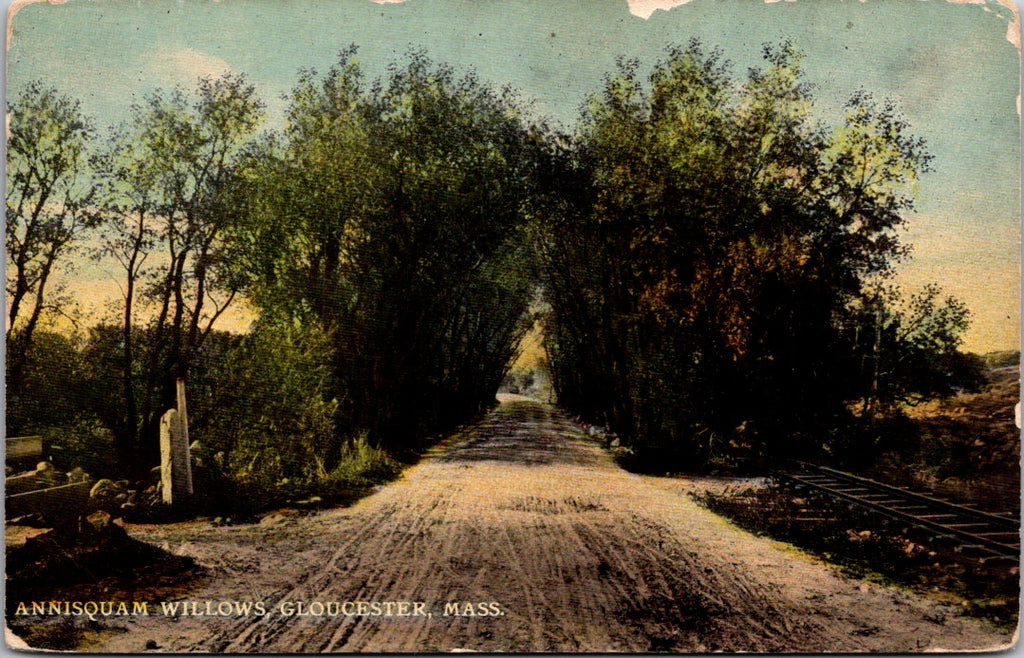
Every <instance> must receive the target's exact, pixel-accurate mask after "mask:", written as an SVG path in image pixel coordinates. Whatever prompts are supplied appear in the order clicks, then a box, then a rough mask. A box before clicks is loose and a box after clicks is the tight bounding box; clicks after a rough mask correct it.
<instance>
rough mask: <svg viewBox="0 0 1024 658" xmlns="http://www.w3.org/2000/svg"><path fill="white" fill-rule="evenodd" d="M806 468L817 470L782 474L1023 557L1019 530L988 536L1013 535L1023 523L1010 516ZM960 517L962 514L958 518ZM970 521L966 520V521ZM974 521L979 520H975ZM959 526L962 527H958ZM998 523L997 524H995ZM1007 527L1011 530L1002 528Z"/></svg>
mask: <svg viewBox="0 0 1024 658" xmlns="http://www.w3.org/2000/svg"><path fill="white" fill-rule="evenodd" d="M801 465H802V466H803V467H804V468H807V469H810V470H812V471H816V473H814V472H812V473H809V474H804V473H801V474H794V473H783V474H780V475H781V476H782V477H783V478H784V479H788V480H791V481H793V482H794V483H797V484H800V485H804V486H808V487H811V488H812V489H815V490H818V491H821V492H823V493H826V494H829V495H832V496H836V497H838V498H842V499H844V500H847V501H849V502H851V503H854V504H856V505H860V506H862V507H866V508H868V509H871V510H873V511H876V512H878V513H880V514H883V515H885V516H888V517H890V518H895V519H898V520H901V521H906V522H909V523H912V524H914V525H918V526H923V527H925V528H928V529H930V530H934V531H935V532H937V533H938V534H939V535H940V536H946V537H955V538H957V539H960V540H962V541H964V542H969V543H968V544H967V545H968V546H973V547H977V548H982V549H987V550H988V551H989V552H992V553H996V554H998V555H999V556H1003V557H1012V558H1015V559H1017V560H1019V559H1020V540H1019V534H1018V535H1017V537H1018V539H1017V542H1016V543H1012V542H1005V541H998V540H996V539H992V538H991V537H988V536H985V535H986V534H994V535H1009V534H1017V533H1019V524H1018V523H1017V522H1016V521H1014V520H1012V519H1009V518H1006V517H1002V516H998V515H995V514H990V513H988V512H983V511H981V510H976V509H973V508H970V507H965V506H963V505H958V504H956V503H950V502H948V501H944V500H939V499H935V498H931V497H929V496H925V495H923V494H918V493H916V492H912V491H906V490H905V489H901V488H899V487H893V486H891V485H887V484H883V483H880V482H876V481H874V480H869V479H867V478H863V477H860V476H856V475H852V474H849V473H843V472H842V471H836V470H834V469H830V468H827V467H822V466H816V465H814V464H801ZM815 476H817V477H818V478H826V479H831V480H832V482H831V483H830V482H815V481H813V479H808V478H809V477H810V478H814V477H815ZM843 485H846V487H847V488H850V487H853V488H860V489H866V490H868V491H869V492H870V491H872V490H874V491H875V492H876V495H877V493H881V494H885V495H887V496H889V497H891V498H895V499H896V500H892V501H886V502H884V503H883V502H880V501H874V500H870V499H868V498H865V496H866V495H871V494H870V493H869V494H855V493H851V492H849V491H843V490H842V489H843V488H844V487H843ZM915 503H918V504H915ZM921 504H923V507H924V508H925V512H924V513H911V512H908V511H906V510H904V509H897V508H896V507H894V506H903V507H916V508H920V507H922V505H921ZM937 510H945V511H946V512H947V513H946V514H936V513H935V512H936V511H937ZM928 516H932V517H935V516H949V517H954V519H953V520H951V521H947V522H944V523H940V522H938V521H935V520H933V519H931V518H923V517H928ZM955 517H959V518H955ZM965 521H966V522H965ZM971 521H974V522H975V523H971ZM958 526H959V527H958ZM965 526H982V529H980V530H979V531H975V532H970V531H967V530H964V529H963V527H965ZM993 526H994V527H993ZM985 528H989V529H994V530H996V532H989V533H986V532H985V531H984V529H985ZM1002 528H1006V529H1007V530H1001V529H1002Z"/></svg>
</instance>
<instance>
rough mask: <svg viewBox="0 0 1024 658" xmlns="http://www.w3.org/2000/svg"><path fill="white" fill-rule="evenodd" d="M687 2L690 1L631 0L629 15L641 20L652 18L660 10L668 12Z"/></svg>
mask: <svg viewBox="0 0 1024 658" xmlns="http://www.w3.org/2000/svg"><path fill="white" fill-rule="evenodd" d="M687 2H690V0H629V13H631V14H633V15H634V16H639V17H640V18H650V17H651V14H653V13H654V12H655V11H657V10H658V9H663V10H668V9H671V8H672V7H675V6H677V5H685V4H686V3H687Z"/></svg>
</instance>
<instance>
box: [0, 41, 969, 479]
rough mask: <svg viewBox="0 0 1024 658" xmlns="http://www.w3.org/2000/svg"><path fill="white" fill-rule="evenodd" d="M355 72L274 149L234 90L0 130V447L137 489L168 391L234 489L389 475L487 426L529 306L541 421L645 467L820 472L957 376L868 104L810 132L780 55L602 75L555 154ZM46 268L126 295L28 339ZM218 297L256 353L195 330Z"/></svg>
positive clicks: (903, 130) (505, 117)
mask: <svg viewBox="0 0 1024 658" xmlns="http://www.w3.org/2000/svg"><path fill="white" fill-rule="evenodd" d="M355 55H356V53H355V50H354V49H350V50H348V51H345V52H343V53H342V55H341V57H340V58H339V60H338V62H337V64H336V65H335V66H333V67H332V68H331V69H330V70H328V71H326V72H324V73H322V74H321V73H317V72H315V71H311V70H310V71H303V72H302V73H301V74H300V76H299V80H298V83H297V84H296V86H295V88H294V89H293V91H292V92H291V94H290V96H289V98H288V101H289V106H288V111H287V117H286V123H285V125H284V127H283V128H282V129H281V130H279V131H277V132H260V126H261V121H262V118H263V105H262V103H261V101H260V100H259V99H258V97H257V96H256V93H255V90H254V88H253V87H252V85H251V84H250V83H249V82H248V81H247V80H246V79H245V78H244V77H242V76H226V77H222V78H218V79H203V80H201V81H200V82H199V84H198V85H197V87H196V88H195V90H193V91H192V92H187V91H184V90H181V89H173V90H170V91H158V92H156V93H154V94H152V95H150V96H149V97H147V98H146V99H144V101H143V102H141V103H140V104H138V105H137V106H135V107H133V108H132V118H131V120H130V121H129V122H128V123H126V124H125V125H123V126H120V127H118V128H116V129H115V130H113V131H112V132H111V133H110V134H109V135H108V136H106V137H101V136H99V135H97V132H96V131H95V129H94V128H93V127H92V125H91V123H90V122H89V121H88V120H86V119H85V118H84V117H83V116H82V115H81V112H80V110H79V107H78V104H77V103H75V102H74V101H72V100H70V99H67V98H65V97H62V96H61V95H60V94H59V93H58V92H56V91H55V90H52V89H46V88H44V87H43V86H41V85H32V86H29V87H28V88H27V89H26V90H25V91H24V93H23V94H22V95H21V96H20V97H18V98H17V99H15V100H14V101H13V102H12V103H11V104H10V105H9V111H10V113H11V117H12V119H11V138H10V148H9V156H8V157H9V161H8V171H9V174H8V194H7V213H8V224H7V253H8V263H9V267H8V277H7V293H8V319H9V324H8V360H7V381H8V417H7V422H8V432H9V433H11V434H17V433H22V432H28V431H41V430H44V429H46V428H47V427H52V426H55V425H61V426H62V427H63V428H64V429H62V430H61V431H62V432H64V433H65V434H68V433H71V434H74V433H75V432H78V433H79V435H81V436H86V437H91V438H89V439H88V440H90V441H94V442H105V444H106V443H109V445H110V446H111V449H112V450H113V451H114V452H115V453H116V455H117V459H118V462H119V463H120V464H121V466H122V467H125V468H129V469H132V470H133V471H135V472H145V470H146V469H147V468H148V466H150V465H152V464H153V463H155V459H156V447H157V430H158V424H159V418H160V416H161V415H162V414H163V412H164V411H165V410H166V409H167V408H168V407H170V406H173V405H174V385H175V380H176V379H178V378H187V379H188V381H189V390H190V395H191V398H190V404H189V407H190V415H191V416H192V424H193V432H192V436H193V437H195V438H197V439H198V440H199V441H200V443H201V448H200V449H199V451H200V453H201V454H202V455H203V456H204V458H205V459H206V461H207V463H212V462H213V461H216V463H218V464H220V465H221V467H222V468H223V469H224V471H225V472H228V473H231V474H235V475H238V476H239V477H249V476H252V477H257V476H261V477H273V478H312V477H322V476H325V475H326V474H329V473H331V472H333V471H334V470H336V469H338V468H342V464H343V462H344V461H345V459H346V458H347V457H346V456H349V457H350V456H351V455H353V454H355V452H354V451H356V452H357V451H358V450H362V448H360V447H359V446H365V445H369V446H374V447H376V448H381V449H384V450H387V451H390V452H392V453H406V452H415V451H417V450H419V449H420V448H422V447H423V443H424V441H425V440H426V438H425V437H427V436H430V435H436V434H438V433H441V432H444V431H446V430H448V429H450V428H452V427H454V426H456V425H458V424H460V423H462V422H465V421H466V420H468V419H470V418H472V417H473V416H474V415H476V414H479V413H480V412H482V411H483V410H485V409H486V408H487V407H488V406H490V405H492V404H493V403H494V393H495V391H496V390H497V389H498V387H499V385H500V384H501V382H502V380H503V379H504V377H505V376H506V374H507V373H508V369H509V366H510V363H511V361H512V360H513V358H514V356H515V354H516V351H517V350H518V345H519V342H520V339H521V338H522V336H523V335H524V333H525V332H526V331H527V329H528V328H529V327H530V326H532V325H533V322H534V319H535V318H534V317H533V316H532V315H531V313H530V312H529V309H530V308H531V307H532V306H533V304H534V301H535V298H536V295H537V291H538V290H542V291H543V298H544V300H545V301H546V308H547V309H548V311H547V312H546V313H545V317H544V330H545V340H546V342H545V345H546V349H547V352H548V357H549V362H550V367H551V371H552V372H551V375H552V378H553V382H554V385H555V388H556V390H557V394H558V399H559V402H560V403H561V404H562V405H563V406H565V407H566V408H568V409H570V410H571V411H573V412H575V413H577V414H579V415H581V416H583V417H584V418H586V419H588V420H590V421H593V422H600V423H605V424H608V425H609V426H610V427H611V428H612V429H613V430H614V431H615V432H617V433H618V434H619V435H620V436H622V437H623V438H624V440H625V441H626V443H627V445H629V446H630V447H631V448H632V449H633V450H635V451H636V453H637V454H638V455H642V456H644V457H645V458H648V459H650V460H652V461H656V462H658V463H659V464H661V465H663V466H673V467H686V466H692V467H699V466H701V465H703V464H705V463H707V462H708V461H709V460H716V459H721V458H723V457H727V458H736V457H744V456H745V457H754V458H757V459H761V458H768V457H775V456H792V455H808V454H811V453H815V452H821V451H825V452H830V453H831V454H832V455H833V456H836V457H840V458H842V456H843V455H845V454H848V453H850V451H852V450H856V449H857V446H859V445H860V442H862V441H863V438H862V437H863V435H864V432H863V429H864V427H866V426H868V425H870V421H871V419H872V418H874V417H875V416H877V415H878V414H879V413H880V412H884V411H886V410H889V409H892V408H895V406H896V405H898V404H901V403H905V402H913V401H916V400H919V399H924V398H927V397H930V396H936V395H944V394H948V393H950V392H952V391H953V390H954V387H955V386H958V385H964V384H965V383H970V382H971V381H972V380H973V379H976V374H977V373H976V371H975V370H974V369H972V365H971V363H970V362H969V361H966V360H965V358H964V356H963V355H962V354H960V353H959V352H958V351H957V348H958V346H959V340H960V335H961V334H962V332H963V330H964V328H965V327H966V323H967V316H968V314H967V311H966V309H965V308H964V307H963V306H962V305H961V304H959V303H958V302H956V301H955V300H944V299H942V297H941V294H940V293H939V291H938V290H937V289H934V288H928V289H926V290H925V291H923V292H922V293H920V294H918V295H916V296H912V297H909V298H903V297H901V296H900V293H899V292H898V291H896V290H895V289H894V288H893V287H892V285H891V283H890V279H891V274H892V268H893V266H894V263H896V262H897V261H898V260H899V259H900V258H901V257H902V256H903V255H904V254H905V249H904V247H903V246H902V245H901V244H900V243H899V242H898V240H897V239H896V236H895V232H894V229H895V228H896V227H898V226H899V224H900V223H901V222H902V219H901V218H902V215H903V214H904V213H905V212H906V211H908V210H909V209H910V208H911V196H910V193H911V190H912V187H913V182H914V181H915V180H916V177H917V176H918V175H919V174H920V173H923V172H925V171H927V170H928V167H929V159H930V158H929V156H928V155H927V153H926V151H925V149H924V145H923V144H922V143H921V141H920V140H917V139H915V138H913V137H912V136H911V135H910V134H909V132H908V126H907V125H906V124H905V122H904V121H903V120H902V119H901V118H900V116H899V115H898V114H897V113H896V111H895V109H894V108H893V107H892V105H891V104H887V103H882V104H879V103H876V102H875V101H874V100H873V99H872V98H871V97H870V96H869V95H867V94H865V93H860V94H857V95H856V96H854V97H853V98H852V99H851V100H850V102H849V103H848V105H847V108H846V118H845V121H844V122H843V123H842V124H841V125H839V126H837V127H835V128H831V129H828V128H824V127H822V126H819V125H817V124H815V123H813V122H812V121H811V119H810V118H809V117H810V109H811V103H812V97H811V94H810V90H809V88H808V86H807V84H806V83H805V82H804V81H803V78H802V76H801V73H800V66H799V64H800V61H799V60H800V58H799V55H798V54H797V53H795V52H794V51H793V49H792V48H791V47H790V46H788V45H785V44H784V45H782V46H779V47H777V48H768V49H766V51H765V60H766V61H765V65H764V67H763V68H761V69H756V70H752V71H750V73H749V75H748V76H747V78H746V79H745V80H744V81H742V82H739V81H737V80H736V79H735V78H734V76H733V75H732V74H731V72H730V71H729V68H728V67H727V66H726V65H725V64H724V63H722V61H721V58H720V56H719V55H718V54H717V53H714V52H712V53H707V52H705V51H703V50H702V48H701V46H700V45H699V44H691V46H690V47H689V48H686V49H673V50H670V51H669V54H668V57H667V59H666V60H665V61H664V62H662V63H660V64H658V65H657V66H656V67H655V68H654V71H653V73H652V74H651V76H650V77H649V79H644V78H643V77H642V76H641V75H640V73H639V71H638V66H637V64H636V63H635V62H629V61H624V62H620V64H619V68H618V70H617V71H616V72H615V73H613V74H611V75H609V76H608V78H607V80H606V84H605V88H604V90H603V92H601V93H599V94H595V95H594V96H593V97H592V98H591V99H590V100H589V101H588V103H587V105H586V107H585V109H584V111H583V116H582V119H581V122H580V125H579V128H578V131H577V132H576V134H574V135H572V136H567V135H562V134H558V133H557V132H555V131H553V130H550V129H549V128H547V127H546V126H545V125H544V124H543V122H542V121H541V120H538V119H536V118H533V117H531V116H530V115H529V112H528V111H526V110H525V109H523V106H522V104H521V103H520V101H519V100H518V99H517V97H516V96H515V94H514V92H513V91H512V90H510V89H496V88H494V87H492V86H490V85H488V84H486V83H484V82H482V81H480V80H478V79H477V78H475V77H474V76H472V75H468V76H464V77H459V76H458V75H456V74H455V72H454V71H453V70H452V69H451V68H449V67H447V66H444V65H439V64H435V63H434V62H431V61H430V60H429V59H428V58H427V57H426V56H425V55H423V54H420V53H413V54H411V55H409V56H408V57H407V58H406V59H405V60H404V61H403V62H402V63H400V64H395V65H393V66H392V67H391V68H390V69H389V71H388V73H387V74H386V75H385V76H383V77H382V78H381V79H378V80H374V81H368V80H366V79H365V77H364V75H363V74H362V72H361V70H360V66H359V64H358V60H357V58H356V56H355ZM73 254H74V255H77V256H81V255H84V254H92V255H93V256H94V257H95V258H96V259H103V260H104V261H105V262H115V263H116V264H117V266H118V268H119V269H118V272H119V274H118V279H119V281H118V283H119V286H120V289H121V293H122V297H121V299H120V301H119V302H118V303H117V304H116V305H115V308H113V309H111V310H110V313H109V315H108V317H107V318H106V319H105V320H104V322H103V323H101V324H100V325H98V326H94V327H90V328H88V329H87V330H84V331H78V332H77V333H75V335H73V336H62V335H59V334H58V333H55V332H52V331H43V332H40V331H39V329H38V327H39V326H40V323H41V321H42V320H41V318H44V317H45V316H46V314H47V313H49V312H52V311H54V310H57V311H60V312H65V313H67V312H69V311H70V310H71V307H70V306H69V305H68V302H67V300H66V299H65V298H64V297H62V296H61V294H60V291H59V290H58V289H55V288H54V286H53V279H54V278H55V274H56V272H57V271H59V270H60V269H62V268H66V267H69V266H70V259H69V256H71V255H73ZM243 300H244V303H247V304H249V305H250V306H251V308H252V309H253V310H254V311H255V316H256V320H255V322H254V324H253V325H252V327H250V330H249V331H248V332H247V333H245V334H234V335H232V334H227V333H224V332H219V331H217V330H216V329H215V326H216V323H217V322H218V321H219V320H221V319H222V318H223V317H224V316H225V314H226V313H229V312H231V310H232V309H233V308H235V307H237V306H238V305H239V303H240V302H242V301H243ZM972 378H973V379H972ZM49 397H54V398H60V400H61V401H60V402H59V403H53V404H52V405H50V406H48V404H49V403H48V399H49ZM54 410H59V411H56V412H54ZM55 414H56V415H55ZM58 416H59V418H58ZM68 428H78V429H75V430H69V429H68ZM261 474H262V475H261Z"/></svg>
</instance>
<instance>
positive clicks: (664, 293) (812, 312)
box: [546, 42, 929, 466]
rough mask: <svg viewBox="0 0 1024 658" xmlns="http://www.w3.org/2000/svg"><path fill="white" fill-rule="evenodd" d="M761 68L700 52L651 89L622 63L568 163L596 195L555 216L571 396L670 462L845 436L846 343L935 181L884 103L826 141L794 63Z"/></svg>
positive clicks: (852, 378) (787, 52)
mask: <svg viewBox="0 0 1024 658" xmlns="http://www.w3.org/2000/svg"><path fill="white" fill-rule="evenodd" d="M764 57H765V65H764V66H763V67H761V68H756V69H753V70H751V71H750V72H749V75H748V77H747V79H746V80H745V81H743V82H742V83H739V82H737V81H736V80H735V79H734V77H733V76H732V74H731V73H730V70H729V67H728V66H727V65H726V64H725V63H723V62H722V61H721V57H720V55H719V53H717V52H710V53H708V52H705V51H704V50H703V48H702V47H701V45H700V44H699V43H697V42H693V43H691V44H690V46H689V47H687V48H685V49H683V48H676V49H672V50H670V51H669V54H668V58H667V59H666V60H665V61H663V62H661V63H659V64H658V65H656V66H655V67H654V70H653V73H652V74H651V75H650V78H649V79H648V80H646V81H645V80H643V79H642V78H641V77H640V76H639V74H638V65H637V63H636V62H631V61H622V62H620V63H619V68H618V70H617V71H616V73H615V74H613V75H610V76H609V77H608V78H607V79H606V82H605V87H604V90H603V92H602V93H601V94H598V95H595V96H593V97H592V98H591V99H590V102H589V103H588V105H587V108H586V111H585V113H584V117H583V121H582V124H581V129H580V132H579V135H578V137H577V140H576V146H575V148H574V149H572V152H571V153H570V154H569V156H568V158H569V160H570V161H571V162H572V165H571V169H572V171H574V172H576V175H577V176H579V177H581V178H582V179H583V180H585V181H586V184H585V185H582V186H581V187H582V189H585V190H587V192H586V193H585V194H582V195H579V196H578V198H577V199H576V201H575V202H574V203H573V204H572V207H571V212H569V213H566V212H553V213H551V215H550V217H551V219H550V220H549V230H548V231H547V238H546V245H547V247H546V248H547V249H548V251H549V253H548V256H547V268H546V272H547V274H546V278H547V281H548V286H547V289H548V292H549V297H550V302H551V305H552V308H553V316H552V322H551V324H552V328H551V331H550V332H549V333H550V336H551V341H550V342H551V350H550V351H551V352H552V354H553V356H554V357H555V358H554V361H555V363H554V369H555V371H556V375H558V374H559V373H560V375H561V376H556V378H555V381H556V385H557V386H559V388H560V390H559V395H560V399H563V400H569V401H573V402H574V403H575V404H576V405H577V406H578V411H579V412H580V413H583V414H585V415H589V416H591V417H595V419H596V420H605V421H607V422H609V423H610V424H612V426H613V428H614V429H616V431H618V432H619V433H621V434H623V435H625V436H627V437H630V438H631V439H632V440H633V442H634V444H635V447H637V448H639V449H642V450H644V451H646V453H647V454H648V455H656V456H657V457H658V460H659V461H660V463H661V464H662V465H664V464H668V463H672V464H676V465H677V466H686V465H690V466H699V465H701V464H703V463H704V462H706V461H707V460H708V459H711V458H712V457H714V456H715V455H716V454H717V453H721V452H730V453H733V454H736V453H745V454H747V455H761V456H765V455H787V454H806V452H807V451H808V450H814V449H819V448H821V446H822V444H823V443H825V442H827V440H828V439H827V437H828V436H830V435H831V434H832V433H834V432H835V431H836V428H838V427H841V426H843V425H844V423H846V422H847V421H848V420H849V419H850V414H849V410H848V409H849V404H848V403H849V402H850V401H851V400H855V399H859V398H863V397H864V396H866V395H868V394H869V391H867V390H866V389H865V382H864V377H863V368H862V364H863V362H864V359H863V358H862V357H863V354H862V352H863V350H864V343H863V341H861V342H860V343H859V344H858V343H856V342H855V341H852V340H851V335H852V334H853V333H858V332H860V333H863V332H861V330H860V329H856V330H854V329H855V328H856V327H857V326H859V324H858V323H862V322H863V313H861V311H860V309H861V308H862V306H863V301H864V299H865V298H867V297H868V296H870V295H872V294H873V293H872V290H874V289H875V284H876V283H877V282H878V281H880V280H884V279H886V277H888V276H889V275H890V274H891V271H892V267H893V264H894V263H895V262H896V261H897V260H898V259H899V258H900V257H901V256H902V255H903V254H904V253H905V250H904V248H903V247H902V245H900V243H899V241H898V239H897V235H896V229H897V228H898V227H899V225H900V224H901V223H902V221H903V216H904V215H905V213H906V212H907V211H908V210H910V209H911V208H912V192H913V187H914V183H915V181H916V178H917V176H918V175H919V174H920V173H921V172H923V171H927V169H928V167H929V156H928V154H927V153H926V151H925V149H924V145H923V143H922V142H921V141H920V140H919V139H916V138H914V137H913V136H911V135H909V133H908V126H907V124H906V123H905V121H904V120H903V119H902V118H900V117H899V115H898V113H897V112H896V111H895V109H894V108H893V106H892V105H891V104H889V103H886V104H881V105H879V104H877V103H876V102H875V101H874V100H873V99H872V98H871V97H870V95H868V94H866V93H858V94H856V95H855V96H854V97H853V98H852V99H851V100H850V102H849V103H848V105H847V108H846V109H847V111H846V115H845V120H844V122H843V123H842V125H840V126H837V127H836V128H834V129H831V130H828V129H825V128H822V127H821V126H819V125H818V124H816V123H815V122H813V121H812V120H811V118H810V116H811V108H812V103H813V98H812V95H811V91H810V88H809V86H808V85H807V84H806V82H805V81H804V79H803V76H802V73H801V68H800V63H801V57H800V55H799V53H797V52H796V51H795V50H794V49H793V48H792V47H791V46H790V45H789V44H783V45H781V46H779V47H766V48H765V52H764ZM571 227H574V228H575V230H570V229H571ZM861 329H862V328H861ZM852 330H853V331H852ZM858 351H860V352H861V353H858ZM566 357H568V358H566ZM581 363H585V365H580V364H581ZM574 369H577V370H582V371H583V372H587V373H591V374H592V375H593V376H592V377H589V378H588V379H586V380H583V381H580V379H579V378H573V377H572V374H571V373H572V371H573V370H574ZM574 386H578V387H579V386H581V387H584V388H583V390H572V389H573V387H574ZM594 392H601V395H603V396H604V397H611V398H612V399H611V400H610V403H609V405H608V406H605V411H604V418H601V417H600V415H599V414H600V410H599V409H595V408H593V407H591V406H590V405H588V404H587V403H586V402H585V401H583V400H585V399H586V398H588V397H590V396H591V395H593V393H594ZM581 401H583V402H581ZM609 410H610V411H609ZM666 459H668V461H665V460H666Z"/></svg>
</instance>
